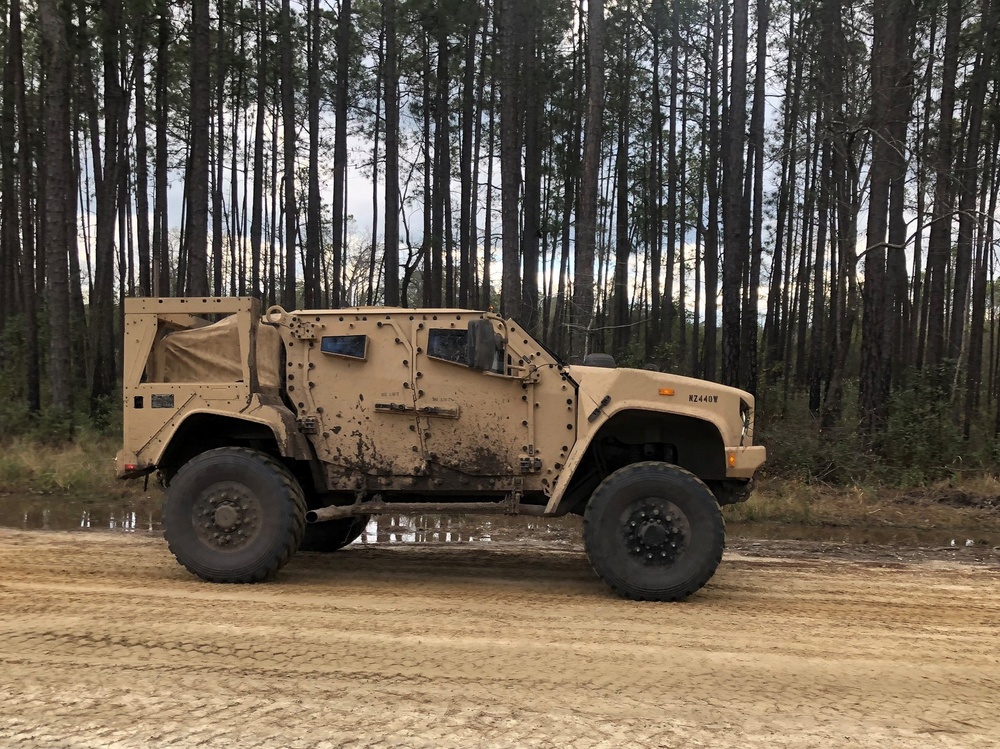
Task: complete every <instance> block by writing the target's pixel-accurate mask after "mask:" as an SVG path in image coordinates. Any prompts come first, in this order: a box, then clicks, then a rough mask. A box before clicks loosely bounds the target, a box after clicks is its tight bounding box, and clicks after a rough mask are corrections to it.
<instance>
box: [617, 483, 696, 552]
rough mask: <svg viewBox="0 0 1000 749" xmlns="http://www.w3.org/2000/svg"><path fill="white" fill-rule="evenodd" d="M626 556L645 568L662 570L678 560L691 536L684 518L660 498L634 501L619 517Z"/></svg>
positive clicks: (672, 504)
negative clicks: (660, 568)
mask: <svg viewBox="0 0 1000 749" xmlns="http://www.w3.org/2000/svg"><path fill="white" fill-rule="evenodd" d="M621 528H622V538H623V540H624V542H625V546H626V548H627V549H628V553H629V556H630V557H632V558H633V559H635V560H636V561H638V562H641V563H642V564H643V565H645V566H647V567H664V566H668V565H671V564H673V563H674V562H676V561H677V559H678V558H680V557H681V556H682V555H683V553H684V551H685V549H686V548H687V545H688V539H689V538H690V537H691V526H690V524H689V523H688V519H687V516H686V515H685V514H684V513H683V512H682V511H681V509H680V508H679V507H677V505H675V504H674V503H673V502H671V501H670V500H667V499H663V498H661V497H646V498H644V499H640V500H638V501H636V502H633V503H632V504H631V505H629V507H628V509H626V510H625V512H624V513H623V514H622V517H621Z"/></svg>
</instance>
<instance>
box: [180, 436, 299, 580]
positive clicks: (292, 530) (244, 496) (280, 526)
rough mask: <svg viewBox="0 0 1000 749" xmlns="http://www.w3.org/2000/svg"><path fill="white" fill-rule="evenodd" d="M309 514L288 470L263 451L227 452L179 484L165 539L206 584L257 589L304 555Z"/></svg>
mask: <svg viewBox="0 0 1000 749" xmlns="http://www.w3.org/2000/svg"><path fill="white" fill-rule="evenodd" d="M305 512H306V503H305V499H304V498H303V496H302V488H301V487H300V486H299V483H298V481H296V480H295V477H294V476H292V474H291V473H290V472H289V471H288V469H287V468H285V466H284V465H282V464H281V463H280V462H278V461H277V460H275V459H274V458H273V457H271V456H270V455H268V454H266V453H262V452H259V451H257V450H249V449H247V448H242V447H221V448H218V449H216V450H209V451H207V452H204V453H202V454H201V455H198V456H197V457H195V458H193V459H191V460H190V461H188V462H187V463H186V464H185V465H184V466H183V467H182V468H181V469H180V470H179V471H178V472H177V475H176V476H174V477H173V480H172V481H171V482H170V486H169V487H168V488H167V493H166V496H165V498H164V503H163V522H164V536H165V537H166V539H167V545H168V546H169V547H170V551H171V552H172V553H173V555H174V556H175V557H176V558H177V561H178V562H180V563H181V564H182V565H184V567H186V568H187V569H188V570H189V571H190V572H192V573H194V574H195V575H197V576H198V577H200V578H202V579H203V580H208V581H209V582H215V583H253V582H259V581H261V580H266V579H268V578H269V577H272V576H273V575H274V574H275V573H276V572H277V571H278V570H279V569H281V568H282V567H283V566H284V565H285V564H286V563H287V562H288V560H289V559H291V557H292V554H294V553H295V551H296V550H297V549H298V548H299V544H300V543H301V541H302V533H303V529H304V526H305Z"/></svg>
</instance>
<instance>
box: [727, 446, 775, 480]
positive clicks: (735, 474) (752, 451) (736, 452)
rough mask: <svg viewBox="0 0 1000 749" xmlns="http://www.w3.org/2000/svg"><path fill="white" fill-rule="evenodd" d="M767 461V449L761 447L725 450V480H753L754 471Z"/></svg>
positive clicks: (729, 448) (728, 448)
mask: <svg viewBox="0 0 1000 749" xmlns="http://www.w3.org/2000/svg"><path fill="white" fill-rule="evenodd" d="M765 460H767V449H766V448H765V447H764V446H763V445H751V446H749V447H727V448H726V478H729V479H749V478H753V474H754V471H756V470H757V469H758V468H760V467H761V465H763V463H764V461H765Z"/></svg>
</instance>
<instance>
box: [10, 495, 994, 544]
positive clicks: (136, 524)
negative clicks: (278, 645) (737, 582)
mask: <svg viewBox="0 0 1000 749" xmlns="http://www.w3.org/2000/svg"><path fill="white" fill-rule="evenodd" d="M161 501H162V500H161V498H160V497H159V496H140V497H131V498H116V499H114V500H108V499H106V498H79V497H72V498H67V497H48V496H29V495H3V496H0V527H7V528H19V529H22V530H52V531H95V530H103V531H117V532H126V533H151V534H159V533H162V532H163V526H162V523H161ZM580 526H581V524H580V518H578V517H575V516H568V517H563V518H538V517H527V516H509V515H500V516H495V515H458V516H452V517H449V516H441V515H402V514H400V515H382V516H380V517H373V518H372V519H371V520H370V521H369V523H368V525H367V526H366V527H365V530H364V532H363V533H362V534H361V536H360V538H358V540H357V541H355V543H356V544H385V543H389V544H394V543H399V544H414V543H415V544H428V543H445V544H451V543H477V544H484V543H486V544H488V543H494V542H514V541H518V542H529V543H540V544H545V545H547V546H551V545H563V544H565V545H567V546H578V545H579V544H580V542H581V527H580ZM727 532H728V535H729V537H730V538H734V539H735V538H750V539H762V540H769V541H816V542H835V543H843V544H852V545H885V546H933V547H943V546H956V547H962V546H965V545H966V544H967V542H968V541H972V542H973V544H975V545H977V546H979V545H983V544H986V545H988V546H998V545H1000V533H984V532H983V531H981V530H979V529H976V528H959V529H923V528H891V527H868V528H840V527H829V526H813V525H792V524H781V523H729V524H728V525H727ZM952 542H954V543H952Z"/></svg>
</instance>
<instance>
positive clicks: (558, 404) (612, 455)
mask: <svg viewBox="0 0 1000 749" xmlns="http://www.w3.org/2000/svg"><path fill="white" fill-rule="evenodd" d="M597 363H599V364H601V365H602V366H577V365H572V366H570V365H567V364H564V363H563V362H561V361H560V360H559V359H558V358H557V357H556V356H555V355H554V354H552V353H551V352H550V351H548V350H547V349H546V348H545V347H544V346H542V345H541V344H540V343H538V342H537V341H535V340H534V339H533V338H532V337H531V336H530V335H529V334H528V333H527V332H526V331H524V330H523V329H522V328H521V326H520V325H518V324H517V323H516V322H514V321H511V320H505V319H503V318H501V317H499V316H497V315H494V314H491V313H484V312H473V311H469V310H461V309H416V310H414V309H400V308H354V309H339V310H304V311H296V312H286V311H285V310H283V309H281V308H280V307H272V308H271V309H269V310H267V312H266V313H265V314H263V315H262V314H261V309H260V304H259V302H258V301H257V300H255V299H249V298H226V299H223V298H190V299H128V300H126V302H125V372H124V399H125V404H124V406H125V417H124V418H125V432H124V435H125V439H124V443H125V444H124V448H123V449H122V451H121V452H120V453H119V454H118V457H117V468H118V475H119V476H120V477H122V478H132V477H138V476H143V475H146V474H149V473H151V472H153V471H159V474H160V477H161V479H162V481H163V483H164V485H165V486H166V495H165V500H164V512H163V520H164V527H165V535H166V539H167V542H168V544H169V546H170V550H171V551H172V552H173V554H174V555H175V556H176V557H177V559H178V561H179V562H180V563H181V564H183V565H184V566H185V567H186V568H187V569H188V570H190V571H191V572H193V573H194V574H195V575H198V576H199V577H201V578H204V579H205V580H209V581H214V582H255V581H259V580H264V579H266V578H268V577H270V576H272V575H273V574H274V573H275V572H277V571H278V570H279V569H280V568H281V567H282V566H283V565H284V564H285V563H286V562H287V561H288V560H289V558H290V557H291V556H292V554H293V553H295V551H296V550H298V549H300V548H305V549H312V550H334V549H337V548H340V547H342V546H344V545H346V544H348V543H350V542H351V541H353V540H354V539H355V538H357V537H358V535H359V534H360V533H361V531H362V529H363V527H364V524H365V523H366V522H367V519H368V517H369V516H370V515H374V514H380V513H386V512H432V513H458V514H466V513H477V512H491V513H511V514H530V515H550V516H551V515H564V514H566V513H575V514H578V515H582V516H583V537H584V544H585V547H586V551H587V554H588V556H589V558H590V561H591V563H592V564H593V567H594V569H595V570H596V572H597V574H598V575H599V576H600V577H601V578H603V579H604V580H605V582H607V583H608V585H610V586H611V587H612V588H613V589H614V590H615V591H617V592H618V593H620V594H621V595H624V596H627V597H630V598H635V599H653V600H677V599H680V598H684V597H685V596H688V595H690V594H691V593H693V592H694V591H696V590H698V589H699V588H701V587H702V586H703V585H704V584H705V583H706V582H707V581H708V580H709V578H711V576H712V574H713V573H714V572H715V569H716V567H717V566H718V564H719V561H720V559H721V557H722V551H723V547H724V545H725V525H724V522H723V518H722V514H721V512H720V509H719V508H720V505H722V504H727V503H731V502H739V501H742V500H744V499H746V497H747V494H748V492H749V488H750V481H751V479H752V477H753V474H754V471H755V470H756V469H757V467H758V466H760V465H761V463H763V461H764V457H765V453H764V448H763V447H759V446H754V445H753V409H754V401H753V398H752V397H751V396H750V395H749V394H748V393H745V392H742V391H740V390H736V389H734V388H729V387H723V386H721V385H716V384H713V383H710V382H703V381H700V380H694V379H689V378H686V377H677V376H673V375H668V374H661V373H659V372H653V371H646V370H636V369H618V368H614V367H613V362H609V361H608V357H598V358H597Z"/></svg>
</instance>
